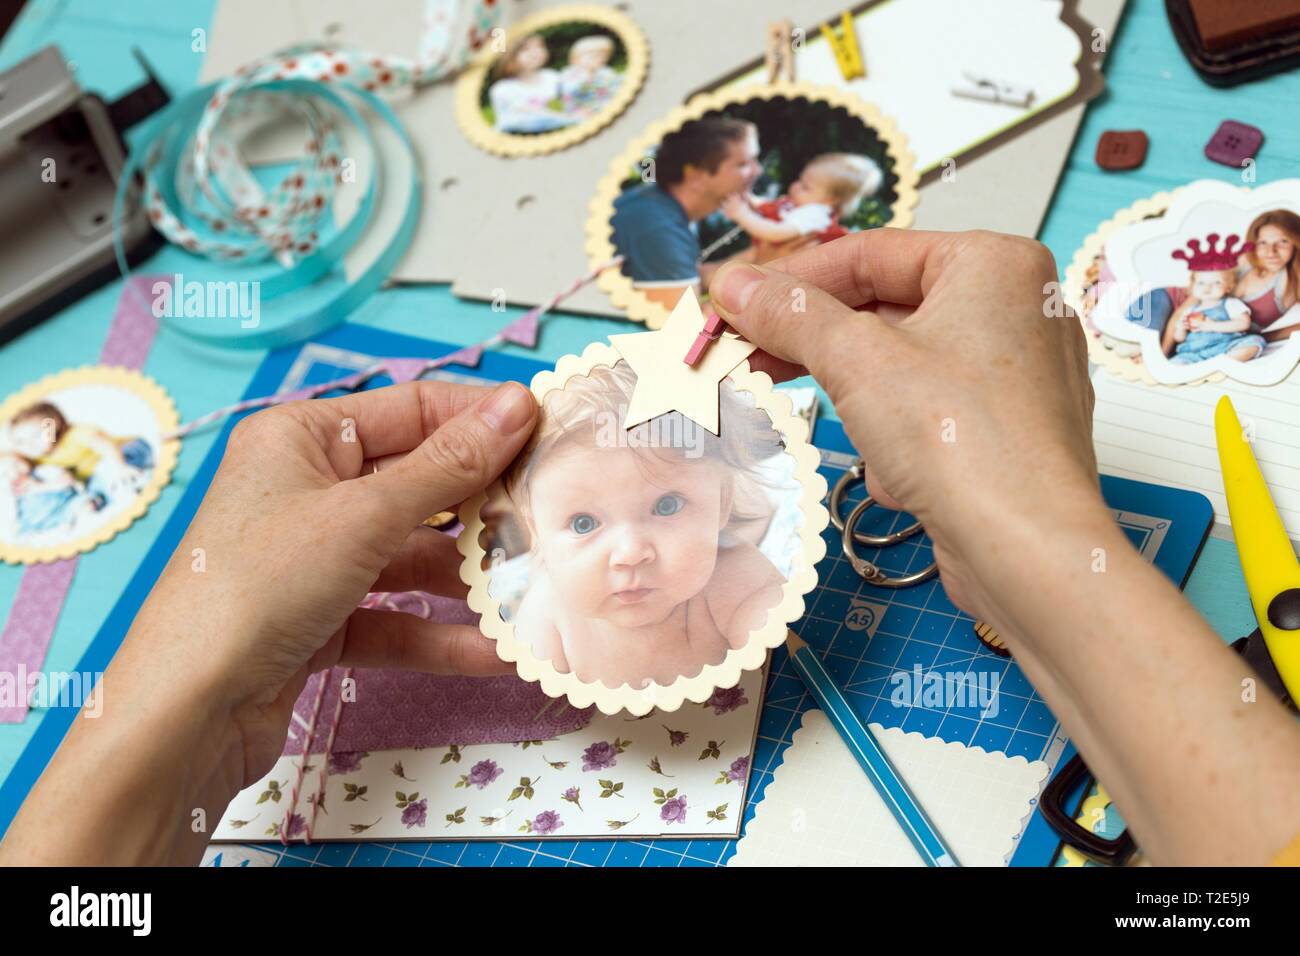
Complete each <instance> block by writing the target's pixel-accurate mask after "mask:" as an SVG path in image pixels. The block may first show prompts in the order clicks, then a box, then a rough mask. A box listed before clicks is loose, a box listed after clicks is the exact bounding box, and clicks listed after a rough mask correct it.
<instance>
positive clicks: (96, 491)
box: [0, 386, 158, 550]
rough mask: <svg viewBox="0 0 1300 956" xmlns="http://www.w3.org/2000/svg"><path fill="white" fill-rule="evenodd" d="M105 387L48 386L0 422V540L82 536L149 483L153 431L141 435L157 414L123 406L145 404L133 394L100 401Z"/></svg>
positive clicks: (50, 543) (29, 542) (45, 543)
mask: <svg viewBox="0 0 1300 956" xmlns="http://www.w3.org/2000/svg"><path fill="white" fill-rule="evenodd" d="M108 394H110V393H108V392H107V390H106V389H104V388H103V387H102V386H100V387H95V386H82V387H76V388H70V389H62V390H55V391H52V392H50V393H49V394H48V395H46V396H43V397H41V398H40V399H39V400H36V401H32V402H30V403H26V402H24V403H23V404H22V405H21V406H20V407H19V408H18V410H17V412H16V413H14V414H13V415H12V416H11V417H9V418H7V420H5V421H3V423H0V545H4V546H6V547H7V548H8V549H10V550H12V549H42V548H50V547H57V546H60V545H65V544H68V543H73V542H76V541H78V540H79V539H84V538H88V537H89V536H91V535H93V534H94V533H95V532H97V531H99V530H100V529H102V528H103V527H104V526H105V525H106V524H107V523H108V522H109V521H111V520H112V519H114V518H115V517H117V516H119V515H120V514H121V513H122V512H123V511H124V510H125V509H126V508H127V507H128V506H129V505H130V504H131V503H132V502H134V501H135V500H136V499H137V497H138V496H139V495H140V493H141V492H142V491H143V490H144V489H145V488H146V487H147V486H149V485H150V480H151V476H152V473H153V471H154V468H155V464H156V463H157V459H158V455H157V453H156V448H155V445H156V442H157V439H158V436H157V434H154V435H153V436H152V439H153V440H152V441H151V440H150V439H148V438H145V437H141V436H142V433H144V432H146V431H148V432H155V433H156V432H157V425H156V421H154V422H151V421H150V420H149V419H148V418H147V417H145V415H138V414H130V413H129V412H137V411H143V412H145V414H146V415H147V413H148V411H149V409H148V406H147V405H146V404H145V403H144V402H143V401H141V400H139V399H137V398H136V397H135V396H131V395H123V396H122V397H123V398H125V399H127V401H125V402H113V401H111V400H110V401H107V402H106V401H105V398H106V396H107V395H108ZM114 397H116V396H114ZM137 404H138V406H139V408H138V409H136V408H133V407H132V408H129V412H128V414H126V415H123V414H122V412H123V411H126V410H128V409H127V408H124V407H123V406H135V405H137ZM115 406H117V407H115ZM137 417H138V418H139V419H140V421H139V423H138V427H139V430H138V431H136V433H134V434H131V433H126V434H124V433H123V431H122V429H121V423H122V422H124V421H125V422H129V423H130V425H131V426H132V427H133V428H135V427H136V426H137V422H136V421H135V419H136V418H137ZM106 420H111V421H115V422H117V423H118V425H116V426H106V425H103V424H101V423H102V422H104V421H106ZM151 425H152V427H151Z"/></svg>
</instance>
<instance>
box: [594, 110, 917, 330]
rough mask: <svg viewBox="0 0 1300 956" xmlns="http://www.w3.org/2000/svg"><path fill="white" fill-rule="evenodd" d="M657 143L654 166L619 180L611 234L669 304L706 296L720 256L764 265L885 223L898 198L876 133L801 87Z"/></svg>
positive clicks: (647, 291) (652, 291) (649, 288)
mask: <svg viewBox="0 0 1300 956" xmlns="http://www.w3.org/2000/svg"><path fill="white" fill-rule="evenodd" d="M652 152H653V156H652V157H651V158H652V159H653V166H652V167H651V166H649V165H648V164H647V163H645V162H643V163H642V164H641V166H639V167H637V168H633V169H630V170H629V171H628V176H627V179H626V180H625V181H624V182H623V183H622V186H621V189H622V192H621V193H620V195H619V196H618V198H617V199H616V200H615V201H614V212H613V215H612V217H611V219H610V226H611V230H612V235H611V239H612V242H613V245H614V248H615V250H616V251H617V252H618V253H619V254H620V255H622V256H623V267H622V271H623V274H624V275H626V276H627V277H628V278H629V279H631V281H632V283H633V286H634V287H635V288H636V289H638V290H639V291H641V292H642V293H643V294H644V295H645V296H646V297H647V298H649V299H651V300H652V301H654V302H657V303H659V304H661V305H663V306H664V307H665V308H668V309H671V308H672V307H673V306H674V305H676V303H677V300H678V299H679V298H680V297H681V295H682V293H683V292H685V290H686V289H687V288H692V289H694V290H695V292H696V294H697V295H702V294H703V290H704V289H706V288H707V287H708V284H709V279H710V278H711V277H712V275H713V273H714V272H715V271H717V270H718V269H719V268H720V267H721V266H722V264H723V263H724V262H727V261H729V260H731V259H737V260H741V261H747V262H754V263H758V264H762V263H765V262H768V261H770V260H772V259H775V258H777V257H779V256H783V255H788V254H789V253H791V252H794V251H797V250H799V249H802V248H805V247H807V246H811V245H816V244H819V243H825V242H832V241H834V240H835V239H838V238H840V237H841V236H845V235H848V234H849V233H853V232H859V231H861V230H863V229H874V228H876V227H878V226H883V225H885V224H886V223H888V222H889V221H890V219H891V218H892V216H893V204H894V203H895V202H896V201H897V199H898V196H897V194H896V192H895V191H894V190H895V186H896V185H897V182H898V179H897V176H895V175H894V173H893V166H894V163H893V159H892V157H891V156H890V155H889V151H888V147H887V145H886V144H885V143H884V142H883V141H882V140H881V138H880V136H879V134H878V133H877V131H876V130H874V129H872V128H871V127H870V126H869V125H868V124H867V123H865V122H864V121H863V120H862V119H860V118H859V117H857V116H854V115H852V114H851V113H849V112H848V111H847V110H845V109H843V108H841V107H838V106H835V105H833V104H831V103H827V102H822V101H820V100H814V99H808V98H805V97H801V96H796V97H791V98H786V97H779V96H778V97H772V98H770V99H769V98H765V97H755V98H753V99H748V100H743V101H741V102H737V103H733V104H730V105H727V106H726V107H724V108H723V109H721V110H718V111H715V112H710V113H706V114H705V115H704V116H702V117H700V118H699V119H692V120H689V121H687V122H686V123H684V124H682V125H681V126H680V127H679V128H678V129H675V130H672V131H671V132H669V133H668V134H666V135H665V136H664V137H663V138H662V140H660V142H659V144H658V145H657V147H655V148H654V150H653V151H652ZM647 169H652V170H653V176H649V175H648V173H647Z"/></svg>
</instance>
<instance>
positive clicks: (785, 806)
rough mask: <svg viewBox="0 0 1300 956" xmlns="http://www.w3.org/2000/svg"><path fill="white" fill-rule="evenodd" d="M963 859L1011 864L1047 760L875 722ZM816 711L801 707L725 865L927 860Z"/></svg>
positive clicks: (908, 779)
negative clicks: (782, 754)
mask: <svg viewBox="0 0 1300 956" xmlns="http://www.w3.org/2000/svg"><path fill="white" fill-rule="evenodd" d="M871 731H872V733H874V734H875V735H876V739H877V740H879V741H880V745H881V747H883V748H884V750H885V753H886V754H887V755H888V756H889V759H890V761H892V762H893V764H894V766H895V767H897V768H898V771H899V773H900V774H901V775H902V776H903V779H904V780H905V781H906V783H907V785H908V787H909V789H911V791H912V793H913V794H915V795H916V798H917V800H918V801H919V802H920V804H921V806H923V807H924V808H925V812H926V813H927V814H928V815H929V817H930V819H931V820H933V821H934V824H935V826H936V827H937V828H938V830H939V832H940V833H942V834H943V837H944V839H945V840H946V841H947V842H948V844H949V846H951V847H952V850H953V853H954V854H955V855H956V857H957V859H958V860H960V861H961V863H962V865H963V866H1005V865H1006V862H1007V860H1008V859H1010V857H1011V854H1012V852H1013V850H1014V849H1015V844H1016V841H1017V839H1018V838H1019V834H1020V832H1021V830H1022V828H1023V824H1024V821H1025V818H1026V817H1027V816H1028V815H1029V814H1030V813H1031V812H1032V811H1033V801H1034V800H1035V799H1036V798H1037V797H1038V794H1039V792H1040V790H1041V789H1042V787H1043V784H1044V783H1046V780H1047V776H1048V766H1047V764H1045V763H1044V762H1043V761H1041V760H1035V761H1033V762H1032V763H1031V762H1029V761H1027V760H1025V758H1024V757H1008V756H1007V755H1006V754H1002V753H988V752H987V751H985V750H982V749H981V748H979V747H967V746H965V745H963V744H959V743H946V742H944V741H943V740H941V739H939V738H938V737H923V736H922V735H920V734H917V733H910V734H909V733H903V731H901V730H899V729H898V728H896V727H891V728H890V729H888V730H886V729H884V728H883V727H881V726H880V725H879V724H872V725H871ZM923 865H924V864H923V863H922V861H921V857H920V856H919V855H918V854H917V852H916V850H915V849H913V847H912V844H911V843H910V842H908V839H907V837H906V836H905V835H904V834H903V831H902V830H901V829H900V828H899V826H898V823H897V822H896V821H895V820H894V818H893V816H892V815H891V814H890V812H889V810H888V809H887V808H886V806H885V804H884V803H883V801H882V800H881V799H880V797H879V795H878V794H877V793H876V791H875V790H874V789H873V788H872V786H871V783H870V781H868V779H867V776H866V774H865V773H863V771H862V768H861V767H860V766H858V763H857V761H856V760H854V759H853V755H852V754H851V753H850V752H849V750H848V748H847V747H846V746H845V745H844V742H843V741H842V740H841V739H840V736H839V734H838V733H837V732H836V731H835V728H834V727H832V726H831V723H830V721H828V720H827V719H826V715H825V714H823V713H822V712H821V711H820V710H810V711H808V712H807V713H805V714H804V715H803V724H802V726H800V728H799V730H798V731H796V732H795V735H794V739H793V741H792V743H791V744H790V747H789V748H788V749H787V750H786V752H785V760H784V761H783V762H782V764H781V766H780V767H778V768H777V770H776V774H775V776H774V777H773V779H772V782H771V783H769V784H768V786H767V790H766V791H765V792H764V794H763V800H762V802H761V803H759V805H758V810H757V812H756V814H755V816H754V819H753V820H751V821H750V823H749V826H748V828H747V829H746V831H745V836H744V837H743V838H742V839H741V841H740V843H739V845H738V846H737V848H736V855H735V856H734V857H733V858H732V859H731V861H730V862H729V863H728V866H923Z"/></svg>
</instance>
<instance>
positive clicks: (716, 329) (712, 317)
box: [682, 309, 727, 367]
mask: <svg viewBox="0 0 1300 956" xmlns="http://www.w3.org/2000/svg"><path fill="white" fill-rule="evenodd" d="M726 327H727V323H726V322H723V321H722V317H721V316H719V315H718V313H716V312H714V311H713V310H712V309H709V311H708V314H707V315H705V317H704V328H703V329H702V330H701V331H700V334H699V335H697V336H695V341H694V342H692V343H691V347H690V348H689V349H688V350H687V352H686V357H685V358H684V359H682V361H683V362H685V363H686V364H687V365H690V366H692V367H694V366H695V365H697V364H698V363H699V361H700V358H701V357H702V356H703V355H704V350H705V349H707V348H708V347H709V343H710V342H716V341H718V336H720V335H721V334H722V333H723V330H724V329H726Z"/></svg>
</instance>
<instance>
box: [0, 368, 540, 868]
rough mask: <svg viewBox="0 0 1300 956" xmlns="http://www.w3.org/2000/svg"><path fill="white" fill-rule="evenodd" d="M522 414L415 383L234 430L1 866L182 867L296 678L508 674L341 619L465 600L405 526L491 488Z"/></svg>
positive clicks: (263, 756) (405, 627)
mask: <svg viewBox="0 0 1300 956" xmlns="http://www.w3.org/2000/svg"><path fill="white" fill-rule="evenodd" d="M536 417H537V403H536V401H535V399H534V398H533V396H532V394H531V393H530V392H529V391H528V390H527V389H526V388H524V387H523V386H521V385H518V384H514V383H507V384H504V385H501V386H499V387H497V388H496V389H495V390H488V389H484V388H472V387H468V386H461V385H453V384H449V383H445V382H415V383H411V384H407V385H402V386H397V387H393V388H385V389H377V390H375V391H371V392H364V393H359V394H355V395H348V396H344V397H341V398H332V399H324V400H322V399H318V400H315V401H306V402H295V403H292V404H288V405H283V406H280V407H277V408H272V409H268V410H266V411H263V412H260V413H258V414H256V415H252V416H250V417H249V418H247V419H245V420H244V421H242V422H240V423H239V424H238V425H237V426H236V427H235V429H234V431H233V433H232V434H231V437H230V442H229V445H228V447H227V448H226V453H225V457H224V458H223V459H222V462H221V467H220V468H219V469H218V471H217V474H216V476H215V477H214V478H213V480H212V485H211V487H210V488H209V489H208V492H207V496H206V498H205V499H204V501H203V504H202V506H201V507H200V508H199V510H198V513H197V514H196V515H195V517H194V520H193V522H192V524H191V525H190V528H189V530H188V532H187V533H186V535H185V537H184V539H183V540H182V542H181V544H180V546H179V547H178V548H177V549H176V552H175V553H174V554H173V555H172V558H171V561H170V562H169V563H168V565H167V567H166V569H165V570H164V571H163V573H162V575H161V576H160V577H159V579H158V582H157V584H156V585H155V586H154V589H153V591H152V592H151V594H150V596H149V599H148V600H147V601H146V602H145V605H144V607H143V608H141V610H140V613H139V615H138V616H137V618H136V620H135V622H134V624H133V625H132V627H131V631H130V633H129V634H128V635H127V637H126V640H125V641H124V642H123V644H122V647H121V649H120V650H119V651H118V653H117V655H116V656H115V657H114V659H113V662H112V665H111V666H110V667H109V668H108V670H107V672H106V673H105V675H104V677H103V678H102V679H101V680H100V682H99V686H98V688H97V690H96V694H98V695H101V697H102V700H101V701H100V704H101V706H102V714H100V715H98V719H93V720H90V719H80V720H77V721H75V722H74V727H73V730H72V731H70V732H69V734H68V737H67V739H66V740H65V741H64V744H63V746H62V748H61V749H60V751H59V753H58V754H56V755H55V758H54V760H53V761H52V763H51V765H50V767H49V768H48V769H47V771H46V773H45V775H44V776H43V777H42V778H41V780H40V781H39V782H38V783H37V786H36V787H35V788H34V789H33V791H32V793H31V795H30V796H29V797H28V801H27V803H26V804H25V805H24V807H23V809H22V811H21V812H20V814H19V816H18V817H17V818H16V819H15V821H14V824H13V826H12V827H11V828H10V831H9V833H8V834H7V836H6V840H5V846H4V849H5V850H11V851H13V856H12V859H14V860H18V859H26V860H27V861H28V862H37V863H39V862H83V863H84V862H90V863H139V862H182V861H188V862H193V861H195V860H197V856H196V855H195V854H196V853H201V851H202V847H203V845H204V844H206V842H207V837H206V832H205V830H199V829H197V828H195V827H193V826H192V818H196V815H197V811H198V810H199V809H202V810H203V811H204V815H203V818H204V820H209V819H211V817H212V815H213V814H216V815H217V817H219V816H220V814H221V813H222V812H223V811H224V809H225V806H226V803H228V802H229V800H230V799H231V797H233V796H234V794H235V793H237V792H238V791H239V790H240V789H242V788H244V787H246V786H248V785H250V784H252V783H253V782H255V781H257V780H258V779H260V778H261V777H262V776H264V775H265V774H266V773H267V772H268V771H269V770H270V769H271V767H272V766H273V765H274V763H275V761H276V759H277V758H278V757H279V756H280V753H281V751H282V749H283V747H284V742H285V736H286V732H287V729H288V725H289V719H290V716H291V714H292V709H293V705H294V702H295V701H296V700H297V698H298V696H299V694H301V692H302V689H303V686H304V685H305V683H306V681H307V678H308V677H309V676H310V675H311V674H312V673H314V672H315V671H319V670H323V669H325V668H328V667H331V666H333V665H335V664H345V665H354V666H357V667H390V668H405V669H409V670H417V671H426V672H429V673H442V674H472V675H488V674H500V673H507V672H509V671H510V670H511V669H512V668H511V665H508V664H505V663H503V662H502V661H501V660H500V659H498V657H497V655H496V653H495V650H494V648H493V645H492V643H491V642H490V641H488V640H487V639H486V638H484V637H483V636H482V635H481V634H480V633H479V631H478V629H477V628H475V627H471V626H466V625H456V624H436V623H433V622H430V621H425V620H423V619H421V618H418V617H415V616H414V615H409V614H402V613H397V612H391V611H381V610H369V609H358V607H357V605H358V603H359V602H360V601H361V600H362V599H364V598H365V597H366V595H367V593H369V592H371V591H406V590H421V591H429V592H433V593H436V594H443V595H449V596H456V597H463V596H464V595H465V593H466V588H465V586H464V585H463V584H461V582H460V579H459V575H458V569H459V566H460V561H461V559H460V555H459V554H458V553H457V551H456V547H455V540H454V539H453V538H451V537H450V536H448V535H445V534H443V533H441V532H439V531H435V530H433V529H432V528H426V527H421V523H422V522H423V521H424V519H425V518H427V517H429V516H430V515H432V514H435V513H437V512H438V511H442V510H446V509H451V508H454V507H456V505H457V504H459V503H460V502H461V501H463V500H464V499H466V498H468V497H470V496H471V495H473V494H475V493H476V492H478V491H480V490H482V489H483V488H484V487H486V485H487V484H488V483H489V482H490V481H492V480H493V479H494V478H496V477H497V475H498V474H500V472H501V471H502V470H503V469H504V468H505V467H506V466H507V465H508V464H509V463H510V461H511V460H512V459H513V458H514V457H515V456H516V455H517V454H518V453H519V451H520V449H521V448H522V447H523V445H524V443H525V442H526V441H527V440H528V437H529V435H530V434H531V432H532V428H533V425H534V423H535V421H536ZM83 716H87V714H86V711H83ZM89 716H92V717H93V716H96V715H94V714H90V715H89ZM92 793H93V794H94V799H93V800H89V801H88V800H87V799H85V798H86V797H87V796H88V795H90V794H92ZM68 794H78V795H79V796H78V807H79V809H78V812H77V814H75V815H74V816H75V818H76V819H75V820H74V821H69V819H68V815H67V814H66V813H65V812H64V803H65V799H66V797H67V795H68ZM124 808H129V809H124ZM100 810H102V811H103V812H102V813H100V812H99V811H100ZM215 822H216V820H215V819H211V823H213V824H215ZM158 828H162V832H161V833H160V832H157V831H158ZM56 831H57V832H58V833H59V834H60V837H59V839H58V840H51V839H50V838H49V834H52V833H55V832H56ZM0 858H6V855H5V854H4V853H0ZM6 859H7V858H6Z"/></svg>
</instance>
